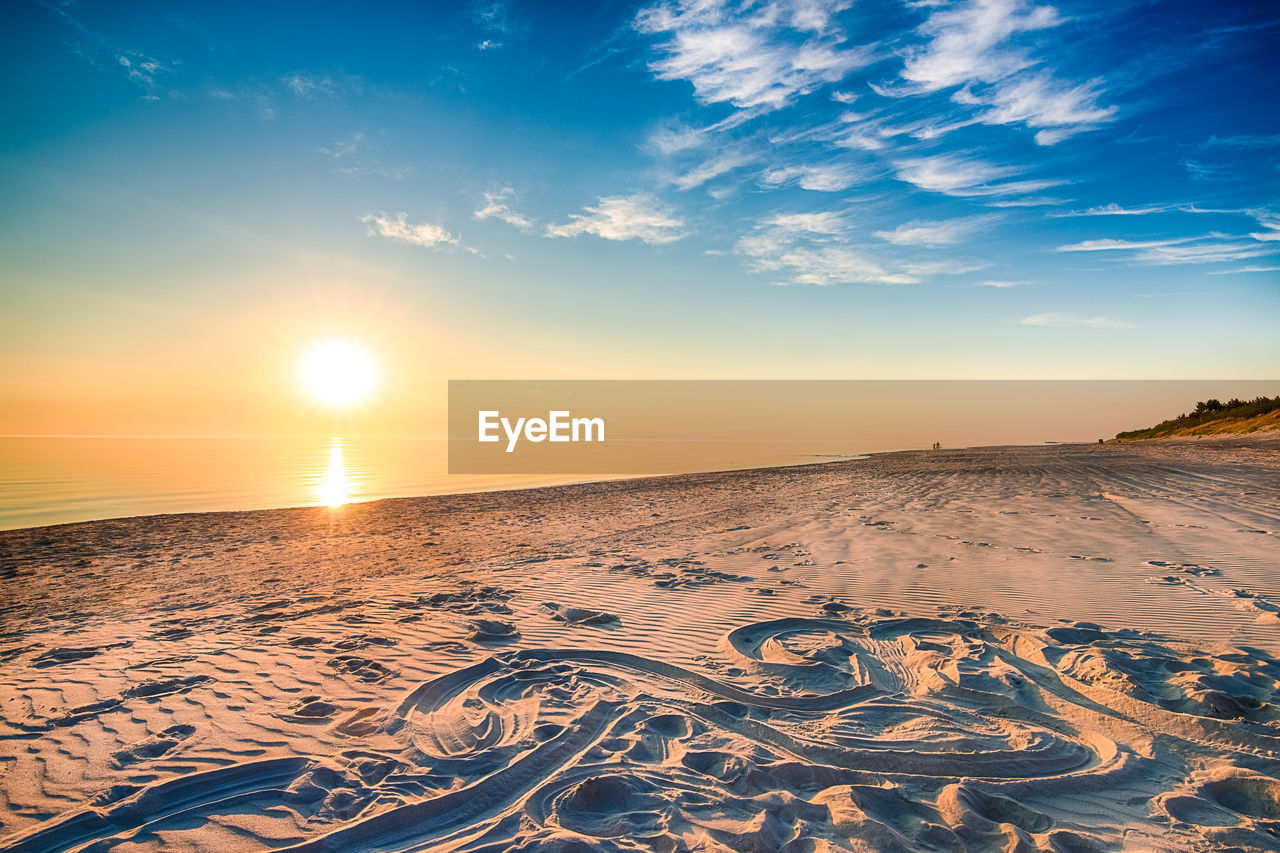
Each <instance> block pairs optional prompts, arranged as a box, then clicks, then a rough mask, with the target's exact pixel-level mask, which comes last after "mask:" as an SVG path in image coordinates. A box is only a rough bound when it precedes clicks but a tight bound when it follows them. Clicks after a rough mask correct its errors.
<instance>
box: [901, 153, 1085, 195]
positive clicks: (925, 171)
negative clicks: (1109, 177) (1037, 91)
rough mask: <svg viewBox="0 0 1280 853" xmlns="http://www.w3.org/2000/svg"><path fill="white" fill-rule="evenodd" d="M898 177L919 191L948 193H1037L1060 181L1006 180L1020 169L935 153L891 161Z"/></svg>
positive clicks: (1058, 183)
mask: <svg viewBox="0 0 1280 853" xmlns="http://www.w3.org/2000/svg"><path fill="white" fill-rule="evenodd" d="M894 168H895V169H896V171H897V175H898V179H899V180H902V181H906V182H907V183H909V184H913V185H915V186H917V187H919V188H920V189H922V190H929V191H931V192H939V193H944V194H946V195H951V196H1002V195H1018V194H1021V193H1031V192H1038V191H1040V190H1042V189H1047V188H1049V187H1054V186H1058V185H1060V184H1061V183H1062V181H1056V180H1034V181H1030V180H1024V181H1005V178H1009V177H1011V176H1013V175H1017V174H1019V173H1020V172H1022V171H1023V170H1022V169H1020V168H1017V167H1013V166H997V165H995V164H993V163H987V162H985V161H983V160H978V159H976V158H973V157H966V156H964V155H960V154H938V155H935V156H932V157H918V158H914V159H907V160H899V161H897V162H895V163H894Z"/></svg>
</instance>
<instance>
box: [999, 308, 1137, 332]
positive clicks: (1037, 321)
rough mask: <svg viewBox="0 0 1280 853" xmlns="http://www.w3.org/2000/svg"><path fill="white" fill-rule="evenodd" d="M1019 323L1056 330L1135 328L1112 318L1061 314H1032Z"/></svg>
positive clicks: (1130, 324)
mask: <svg viewBox="0 0 1280 853" xmlns="http://www.w3.org/2000/svg"><path fill="white" fill-rule="evenodd" d="M1018 322H1019V323H1021V324H1022V325H1024V326H1051V327H1054V328H1068V327H1072V326H1084V327H1086V328H1090V329H1131V328H1133V324H1132V323H1127V322H1125V321H1124V320H1115V319H1112V318H1111V317H1106V316H1100V317H1082V316H1080V315H1079V314H1066V313H1061V312H1049V313H1046V314H1032V315H1031V316H1030V317H1023V318H1022V319H1021V320H1019V321H1018Z"/></svg>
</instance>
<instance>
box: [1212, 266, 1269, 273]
mask: <svg viewBox="0 0 1280 853" xmlns="http://www.w3.org/2000/svg"><path fill="white" fill-rule="evenodd" d="M1247 272H1280V267H1239V268H1238V269H1233V270H1210V271H1209V275H1237V274H1239V273H1247Z"/></svg>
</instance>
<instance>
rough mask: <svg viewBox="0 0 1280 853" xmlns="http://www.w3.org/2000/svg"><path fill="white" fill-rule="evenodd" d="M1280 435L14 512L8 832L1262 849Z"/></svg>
mask: <svg viewBox="0 0 1280 853" xmlns="http://www.w3.org/2000/svg"><path fill="white" fill-rule="evenodd" d="M1277 449H1280V442H1274V441H1265V440H1252V441H1223V442H1204V441H1202V442H1199V443H1197V444H1195V445H1194V446H1189V445H1187V444H1177V443H1168V444H1150V445H1123V446H1061V447H1045V448H997V449H977V450H964V451H943V452H938V453H906V454H890V455H884V456H878V457H873V458H871V459H866V460H859V461H855V462H849V463H836V464H828V465H822V466H813V467H805V468H791V469H767V470H760V471H751V472H736V473H729V474H714V475H695V476H685V477H674V478H657V479H649V480H638V481H630V482H610V483H600V484H589V485H582V486H569V487H559V488H554V489H544V490H537V491H530V492H513V493H493V494H481V495H462V496H448V497H436V498H422V499H410V500H394V501H383V502H378V503H374V504H365V505H356V506H349V507H345V508H343V509H342V510H341V511H338V512H336V513H331V512H330V511H328V510H321V509H307V510H283V511H271V512H256V513H233V514H217V515H187V516H168V517H150V518H141V519H131V520H122V521H110V522H96V523H90V524H82V525H67V526H63V527H57V528H47V529H34V530H27V531H11V532H8V533H4V534H0V554H2V555H3V565H2V566H0V568H3V569H4V571H3V572H0V574H3V575H4V580H3V581H2V582H3V583H4V585H5V593H6V600H5V602H4V603H3V605H2V606H3V611H0V612H3V620H4V623H3V624H4V628H3V636H2V637H0V661H3V662H4V664H3V666H4V668H3V680H2V681H0V683H2V684H3V687H2V688H0V689H2V692H0V773H2V774H3V776H2V777H0V820H3V826H0V848H2V849H12V850H122V851H123V850H130V851H133V850H159V849H166V850H168V849H174V850H210V849H217V850H226V851H235V850H256V849H264V848H282V849H292V850H326V851H349V850H459V851H461V850H468V851H480V850H507V849H529V850H533V849H539V850H541V849H552V850H555V849H560V850H579V849H580V850H640V849H643V850H672V851H674V850H694V849H697V850H796V851H800V850H828V849H830V850H964V849H1019V850H1034V849H1044V850H1110V849H1122V848H1123V849H1155V850H1191V849H1205V848H1221V847H1234V848H1244V849H1259V850H1265V849H1276V848H1277V846H1280V834H1278V833H1280V771H1278V770H1277V768H1280V708H1278V706H1277V704H1276V695H1277V684H1280V659H1277V653H1280V606H1278V605H1280V572H1277V569H1278V568H1280V566H1278V565H1277V559H1276V557H1275V553H1276V551H1277V548H1276V541H1277V539H1276V537H1277V535H1278V534H1280V476H1277V474H1280V456H1278V454H1277V452H1276V451H1277Z"/></svg>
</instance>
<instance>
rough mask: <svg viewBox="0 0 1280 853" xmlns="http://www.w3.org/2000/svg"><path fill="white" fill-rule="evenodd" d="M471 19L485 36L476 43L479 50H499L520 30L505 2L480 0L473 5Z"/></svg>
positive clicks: (500, 0)
mask: <svg viewBox="0 0 1280 853" xmlns="http://www.w3.org/2000/svg"><path fill="white" fill-rule="evenodd" d="M471 19H472V21H473V22H474V23H475V24H476V26H477V27H478V28H479V29H480V31H481V33H483V35H484V37H483V38H481V40H480V41H479V42H477V43H476V49H477V50H497V49H499V48H501V47H503V46H504V45H505V43H506V39H508V38H510V37H511V36H513V35H515V34H516V31H517V29H519V28H518V27H517V26H516V25H515V22H514V21H513V20H512V17H511V10H510V9H509V8H508V7H507V4H506V3H505V2H503V0H479V1H478V2H474V3H472V4H471Z"/></svg>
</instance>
